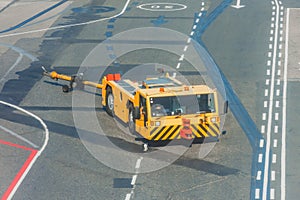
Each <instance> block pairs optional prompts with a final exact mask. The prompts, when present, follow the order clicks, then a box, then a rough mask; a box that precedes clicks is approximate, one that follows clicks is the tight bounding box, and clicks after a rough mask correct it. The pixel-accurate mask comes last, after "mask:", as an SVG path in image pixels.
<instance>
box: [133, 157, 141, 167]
mask: <svg viewBox="0 0 300 200" xmlns="http://www.w3.org/2000/svg"><path fill="white" fill-rule="evenodd" d="M142 159H143V157H141V158H139V159H137V161H136V164H135V169H139V168H140V167H141V162H142Z"/></svg>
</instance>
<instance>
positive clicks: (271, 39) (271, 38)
mask: <svg viewBox="0 0 300 200" xmlns="http://www.w3.org/2000/svg"><path fill="white" fill-rule="evenodd" d="M273 26H274V24H273ZM272 41H273V37H270V42H272Z"/></svg>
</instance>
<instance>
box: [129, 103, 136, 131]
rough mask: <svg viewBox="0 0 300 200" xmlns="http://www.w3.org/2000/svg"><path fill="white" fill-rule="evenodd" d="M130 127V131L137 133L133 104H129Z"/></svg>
mask: <svg viewBox="0 0 300 200" xmlns="http://www.w3.org/2000/svg"><path fill="white" fill-rule="evenodd" d="M128 128H129V131H130V133H132V134H135V118H134V115H133V106H132V105H130V106H129V112H128Z"/></svg>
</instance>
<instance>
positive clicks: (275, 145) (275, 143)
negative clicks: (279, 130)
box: [273, 139, 278, 148]
mask: <svg viewBox="0 0 300 200" xmlns="http://www.w3.org/2000/svg"><path fill="white" fill-rule="evenodd" d="M277 143H278V141H277V139H274V143H273V147H274V148H276V147H277Z"/></svg>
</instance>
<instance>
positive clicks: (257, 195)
mask: <svg viewBox="0 0 300 200" xmlns="http://www.w3.org/2000/svg"><path fill="white" fill-rule="evenodd" d="M259 193H260V189H259V188H256V189H255V199H259Z"/></svg>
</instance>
